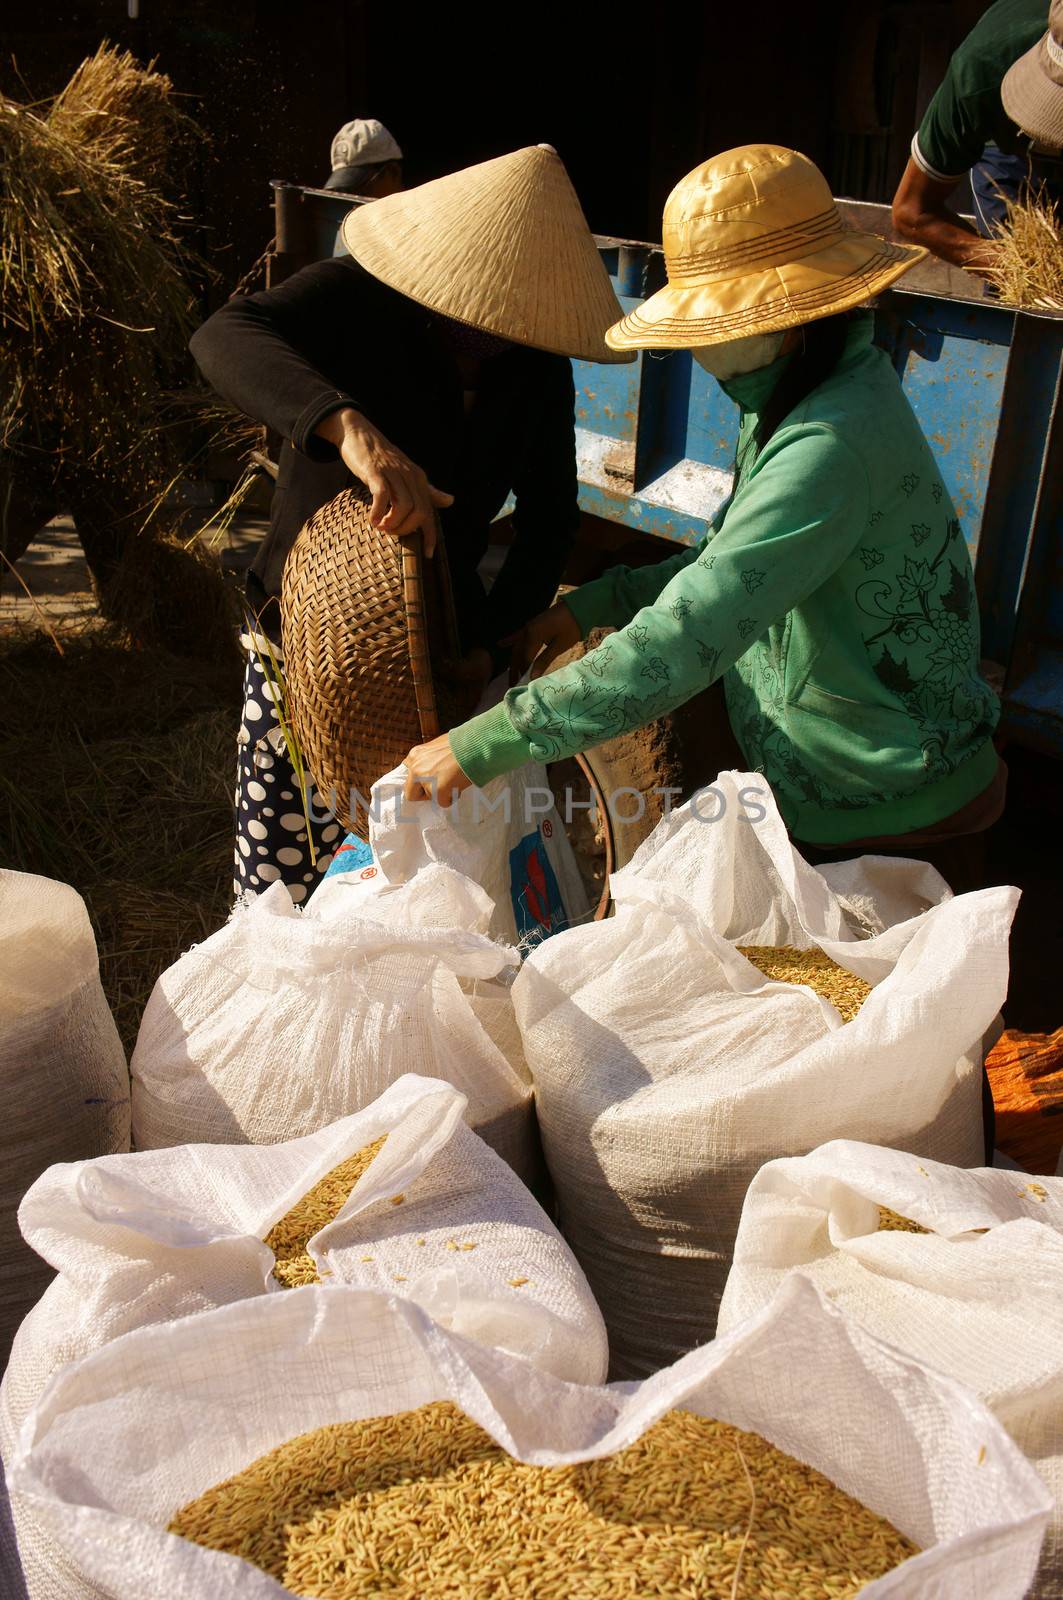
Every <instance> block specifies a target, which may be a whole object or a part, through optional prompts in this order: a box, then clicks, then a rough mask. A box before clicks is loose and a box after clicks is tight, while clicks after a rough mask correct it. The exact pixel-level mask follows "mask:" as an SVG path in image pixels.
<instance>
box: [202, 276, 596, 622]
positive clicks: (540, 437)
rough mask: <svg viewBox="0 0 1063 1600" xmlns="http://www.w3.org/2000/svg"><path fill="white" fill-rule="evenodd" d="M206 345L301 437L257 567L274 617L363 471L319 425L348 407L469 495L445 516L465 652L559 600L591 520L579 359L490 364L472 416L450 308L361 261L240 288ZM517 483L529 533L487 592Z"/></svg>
mask: <svg viewBox="0 0 1063 1600" xmlns="http://www.w3.org/2000/svg"><path fill="white" fill-rule="evenodd" d="M191 350H192V354H193V356H194V357H195V359H196V362H197V363H198V365H199V367H200V370H201V371H202V372H203V374H204V376H205V377H206V378H207V380H208V381H209V382H210V383H211V384H212V385H213V387H214V388H215V389H216V390H217V391H218V392H219V394H221V395H222V396H224V398H225V399H226V400H228V401H229V402H230V403H231V404H233V405H235V406H236V407H238V408H239V410H241V411H243V412H246V414H247V415H248V416H251V417H254V418H255V419H256V420H258V421H260V422H265V423H267V424H268V425H269V427H271V428H272V429H273V430H274V431H275V432H276V433H278V434H280V436H281V437H282V438H283V440H284V441H285V442H284V445H283V447H282V450H281V457H280V464H279V471H278V476H277V485H276V488H275V490H274V495H273V507H272V512H271V517H270V531H269V534H268V536H267V538H266V539H265V540H264V542H263V545H262V548H261V550H260V551H259V553H258V555H257V557H256V560H255V562H254V563H253V565H252V568H251V577H250V579H249V590H250V592H251V595H252V598H253V599H254V600H257V601H258V602H259V603H260V604H261V602H263V601H265V602H266V603H267V616H268V615H269V613H270V612H272V611H273V607H272V605H270V604H269V602H270V601H271V600H272V598H273V597H275V596H277V595H279V593H280V585H281V573H282V571H283V568H284V561H285V558H286V557H287V554H288V551H289V550H290V549H291V547H292V544H293V543H294V541H295V538H296V535H297V534H298V532H299V530H300V529H301V528H302V526H303V524H304V522H305V521H306V519H307V518H308V517H309V516H311V515H312V514H313V512H315V511H316V510H317V509H318V508H319V507H320V506H322V505H324V504H325V503H326V501H328V500H331V499H332V498H333V496H334V495H336V494H338V493H339V492H340V490H341V489H343V488H345V487H347V486H348V485H349V484H350V483H351V482H352V481H353V480H352V478H351V475H350V473H349V472H348V471H347V468H346V467H345V466H344V464H343V462H342V461H341V460H340V457H339V454H338V452H337V451H336V449H335V448H334V447H333V446H332V445H330V444H328V443H326V441H325V440H324V439H321V438H319V437H318V436H317V435H316V434H315V431H314V430H315V429H316V428H317V426H318V424H319V423H320V422H321V421H322V420H323V419H324V418H325V417H326V416H328V415H329V413H330V412H333V411H336V410H339V409H340V408H341V407H344V406H353V407H355V408H356V409H357V410H358V411H360V412H362V413H363V415H365V416H366V417H368V418H369V420H370V421H371V422H372V423H373V424H374V425H375V426H376V427H377V428H379V429H380V431H381V433H383V434H384V435H385V436H386V437H387V438H388V439H390V440H391V442H392V443H393V444H395V445H397V446H398V447H399V449H400V450H403V451H405V453H406V454H407V455H408V456H409V457H410V458H411V460H413V461H416V462H417V464H418V465H419V466H420V467H422V468H423V469H424V471H425V472H426V473H427V474H428V477H429V480H430V481H431V482H432V483H433V484H435V486H436V487H437V488H439V489H445V490H447V491H448V492H449V493H450V494H452V495H453V496H454V504H453V506H449V507H447V508H446V509H445V510H443V511H442V512H441V513H440V520H441V524H442V528H443V536H444V539H445V541H446V547H447V556H448V560H449V563H450V568H451V573H452V576H453V580H454V591H455V602H456V605H457V610H458V621H459V625H460V628H461V634H462V643H463V645H464V647H465V649H467V650H468V649H472V648H473V647H474V646H477V645H482V646H486V647H488V648H491V647H493V646H494V645H496V644H497V642H498V641H499V640H500V639H503V638H505V637H506V635H507V634H509V633H512V632H514V631H515V630H516V629H517V628H519V627H520V626H521V625H522V624H523V623H524V622H526V621H527V620H528V618H529V617H531V616H533V615H534V614H535V613H536V612H537V611H541V610H542V609H543V608H544V607H545V606H547V605H549V604H550V601H551V600H552V599H553V595H554V591H555V589H556V588H557V584H558V582H559V581H560V578H561V575H562V572H563V569H564V565H565V560H566V556H567V553H568V550H569V548H570V547H571V544H572V540H573V537H574V534H575V531H576V528H577V526H578V522H579V510H578V505H577V498H576V496H577V485H576V456H575V431H574V410H575V397H574V390H573V381H572V369H571V366H570V364H569V362H568V361H566V360H565V359H564V357H562V356H555V355H549V354H547V353H546V352H545V351H541V350H531V349H527V348H525V347H523V346H514V347H512V348H511V349H509V350H507V351H505V352H504V353H503V354H501V355H498V356H494V357H493V358H492V359H491V360H489V361H485V362H484V363H483V364H482V366H481V368H480V377H479V386H478V388H477V391H476V397H475V401H474V404H473V407H472V410H471V411H470V412H469V413H468V414H467V415H466V413H465V411H464V407H463V399H462V388H461V380H460V377H459V375H458V369H457V366H456V363H455V361H454V358H453V356H452V355H451V353H450V351H449V350H448V348H447V345H446V343H445V342H444V340H443V338H442V336H441V334H440V331H439V326H438V319H437V318H435V317H434V316H433V315H432V313H431V312H429V311H426V310H425V309H424V307H422V306H419V305H417V304H416V303H415V302H414V301H412V300H409V299H407V298H406V297H405V296H404V295H400V294H398V293H397V292H396V291H395V290H394V289H389V288H388V287H387V286H386V285H385V284H382V283H380V282H379V280H377V279H376V278H373V277H371V276H370V274H369V273H367V272H365V271H364V270H363V269H362V268H361V267H359V266H358V265H357V264H356V263H355V262H353V261H351V260H350V259H349V258H340V259H336V260H332V261H322V262H318V263H317V264H316V265H314V266H310V267H305V268H304V269H303V270H302V271H301V272H297V273H296V274H295V275H294V277H292V278H289V279H288V280H287V282H285V283H282V284H281V285H279V287H278V288H276V289H270V290H267V291H266V292H265V293H263V294H255V295H249V296H247V297H245V298H238V299H233V300H230V301H229V302H228V303H227V304H226V305H224V306H223V307H222V308H221V310H220V311H216V312H215V313H214V315H213V316H212V317H210V318H209V319H208V321H206V322H205V323H204V324H203V326H202V327H201V328H200V329H199V330H198V332H197V333H196V334H195V335H194V336H193V338H192V343H191ZM511 492H512V494H513V495H514V500H515V507H514V516H513V523H514V533H515V538H514V542H513V544H512V545H511V546H510V548H509V552H508V554H507V557H506V560H505V564H504V566H503V567H502V570H501V572H500V573H499V576H498V578H497V579H496V581H495V583H494V586H493V588H492V590H491V593H490V595H487V594H485V591H484V588H483V585H482V583H481V582H480V579H479V578H478V576H477V573H476V569H477V567H478V565H479V563H480V561H481V560H482V558H483V555H484V552H485V551H486V549H487V545H488V540H489V530H490V524H491V521H492V520H493V518H494V517H495V516H496V515H497V514H498V512H499V511H500V509H501V508H502V506H503V504H504V503H505V500H506V497H507V495H509V494H510V493H511Z"/></svg>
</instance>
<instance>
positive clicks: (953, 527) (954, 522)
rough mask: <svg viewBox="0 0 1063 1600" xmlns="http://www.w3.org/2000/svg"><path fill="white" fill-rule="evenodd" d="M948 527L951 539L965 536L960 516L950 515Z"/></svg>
mask: <svg viewBox="0 0 1063 1600" xmlns="http://www.w3.org/2000/svg"><path fill="white" fill-rule="evenodd" d="M947 527H948V533H949V538H950V539H960V538H962V537H963V529H962V528H961V527H960V523H959V518H958V517H950V518H949V520H948V524H947Z"/></svg>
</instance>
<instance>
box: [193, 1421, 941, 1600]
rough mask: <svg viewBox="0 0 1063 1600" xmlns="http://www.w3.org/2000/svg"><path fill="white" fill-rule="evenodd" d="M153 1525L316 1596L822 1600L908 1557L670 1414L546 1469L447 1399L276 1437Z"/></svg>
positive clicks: (767, 1461) (755, 1446) (791, 1474)
mask: <svg viewBox="0 0 1063 1600" xmlns="http://www.w3.org/2000/svg"><path fill="white" fill-rule="evenodd" d="M170 1531H171V1532H173V1533H178V1534H181V1535H182V1536H183V1537H184V1538H186V1539H191V1540H193V1541H194V1542H196V1543H198V1544H201V1545H206V1546H207V1547H209V1548H211V1549H215V1550H224V1551H226V1552H228V1553H229V1554H232V1555H239V1556H242V1557H243V1558H244V1560H246V1561H250V1562H253V1563H254V1564H255V1565H256V1566H258V1567H260V1568H262V1569H263V1570H264V1571H265V1572H268V1573H270V1574H271V1575H272V1576H273V1577H274V1578H276V1579H277V1580H278V1581H279V1582H280V1583H283V1584H284V1586H285V1587H286V1588H287V1589H289V1590H290V1591H291V1592H292V1593H293V1594H296V1595H304V1596H312V1597H319V1600H362V1597H369V1596H378V1595H380V1594H383V1593H386V1594H388V1595H390V1596H393V1597H394V1600H415V1597H416V1600H442V1597H443V1596H446V1597H447V1600H487V1597H489V1596H499V1595H505V1596H508V1597H510V1600H526V1597H527V1600H530V1597H534V1600H590V1597H592V1596H594V1597H596V1600H602V1597H609V1600H611V1597H612V1596H620V1595H631V1596H644V1595H655V1596H658V1597H676V1600H679V1597H683V1600H688V1597H689V1600H752V1597H757V1600H769V1597H770V1600H807V1597H809V1596H817V1597H820V1600H823V1597H826V1600H842V1597H844V1596H850V1595H855V1594H858V1593H859V1592H860V1590H861V1589H862V1588H863V1587H864V1585H865V1584H867V1583H869V1582H870V1581H871V1580H872V1579H874V1578H876V1577H879V1576H880V1575H882V1574H883V1573H885V1572H888V1571H889V1570H890V1569H891V1568H892V1567H895V1566H897V1565H898V1564H899V1563H900V1562H901V1561H904V1560H906V1559H907V1558H908V1557H909V1556H912V1555H914V1554H915V1553H916V1552H915V1548H914V1546H913V1545H911V1544H910V1543H909V1542H908V1541H907V1540H906V1539H904V1538H903V1537H902V1536H901V1535H900V1534H899V1533H897V1532H896V1530H895V1529H893V1528H892V1527H890V1525H889V1524H888V1523H887V1522H885V1521H884V1520H883V1519H882V1518H880V1517H878V1516H875V1515H874V1514H873V1513H872V1512H870V1511H868V1510H866V1509H865V1508H864V1507H863V1506H861V1505H859V1504H858V1503H857V1502H856V1501H855V1500H852V1499H851V1498H850V1497H849V1496H847V1495H845V1494H843V1493H842V1492H841V1490H840V1489H837V1488H836V1487H835V1486H834V1485H833V1484H831V1483H830V1482H829V1481H828V1480H827V1479H826V1478H824V1477H822V1476H821V1475H820V1474H819V1473H817V1472H814V1471H813V1470H812V1469H811V1468H810V1467H807V1466H804V1465H803V1464H802V1463H800V1462H798V1461H795V1460H793V1458H792V1457H790V1456H786V1455H784V1454H783V1453H782V1452H781V1451H779V1450H776V1449H775V1448H774V1446H772V1445H770V1444H768V1443H767V1442H766V1441H765V1440H764V1439H761V1438H760V1437H759V1436H758V1435H756V1434H751V1433H742V1432H740V1431H739V1430H738V1429H737V1428H733V1427H731V1426H729V1425H728V1424H726V1423H722V1422H713V1421H709V1420H707V1419H706V1418H703V1417H699V1416H695V1415H694V1414H693V1413H692V1412H689V1411H672V1412H669V1413H668V1414H667V1415H666V1416H665V1417H663V1418H662V1419H661V1420H660V1421H659V1422H658V1423H656V1424H655V1426H653V1427H652V1428H650V1429H649V1430H648V1431H647V1432H646V1433H645V1434H644V1435H643V1436H642V1438H641V1439H639V1440H638V1441H637V1442H636V1443H635V1444H633V1445H630V1446H629V1447H628V1448H627V1449H626V1450H623V1451H620V1452H619V1453H618V1454H616V1455H613V1456H610V1457H607V1458H606V1459H604V1460H600V1461H589V1462H585V1463H583V1464H581V1465H579V1466H573V1467H553V1468H550V1467H533V1466H525V1465H523V1464H521V1463H519V1462H516V1461H514V1460H513V1459H512V1458H511V1457H509V1456H507V1455H506V1454H505V1452H504V1451H503V1450H502V1449H501V1448H500V1447H499V1446H498V1445H496V1444H495V1443H494V1441H493V1440H492V1439H491V1438H490V1437H489V1436H488V1435H487V1434H486V1433H484V1432H483V1430H482V1429H480V1428H479V1427H478V1426H477V1425H476V1424H475V1423H473V1422H471V1421H470V1420H469V1419H468V1418H467V1417H465V1416H464V1415H463V1414H462V1412H460V1411H459V1410H458V1409H457V1408H456V1407H455V1406H453V1405H452V1404H450V1403H449V1402H438V1403H436V1404H434V1405H428V1406H424V1407H422V1408H421V1409H420V1410H417V1411H410V1412H406V1413H404V1414H402V1415H399V1416H392V1417H375V1418H372V1419H371V1420H369V1421H364V1422H347V1423H336V1424H333V1425H332V1426H329V1427H325V1428H318V1429H316V1430H315V1431H314V1432H312V1433H307V1434H303V1435H301V1436H300V1437H299V1438H296V1439H293V1440H290V1441H289V1442H288V1443H287V1444H284V1445H281V1446H280V1447H279V1448H278V1449H276V1450H273V1451H271V1452H270V1453H269V1454H268V1455H264V1456H261V1457H260V1458H259V1459H258V1460H257V1461H255V1462H252V1463H251V1465H250V1466H248V1467H247V1468H245V1470H244V1471H243V1472H241V1473H238V1474H237V1475H236V1476H235V1477H233V1478H230V1479H229V1480H228V1481H227V1482H225V1483H222V1484H219V1485H217V1486H216V1487H214V1488H211V1489H208V1490H207V1491H206V1492H205V1493H204V1494H202V1495H200V1496H199V1498H198V1499H197V1500H195V1501H193V1502H192V1503H191V1504H190V1505H188V1506H185V1507H184V1508H183V1509H182V1510H181V1511H179V1512H178V1513H177V1515H176V1516H175V1517H174V1519H173V1521H172V1523H171V1524H170Z"/></svg>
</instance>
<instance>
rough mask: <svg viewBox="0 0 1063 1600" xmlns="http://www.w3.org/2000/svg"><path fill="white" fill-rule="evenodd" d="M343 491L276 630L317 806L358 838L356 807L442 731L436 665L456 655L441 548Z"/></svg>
mask: <svg viewBox="0 0 1063 1600" xmlns="http://www.w3.org/2000/svg"><path fill="white" fill-rule="evenodd" d="M369 506H370V500H369V496H368V495H367V494H366V493H365V491H364V490H363V489H360V488H353V489H345V490H344V491H343V492H342V494H338V495H337V496H336V498H335V499H334V500H330V501H329V503H328V504H327V505H325V506H322V507H321V509H320V510H319V511H316V512H315V513H314V515H313V516H312V517H311V518H310V520H309V522H307V524H306V526H305V527H304V528H303V530H302V532H301V533H300V534H299V537H298V538H297V539H296V541H295V544H294V545H293V546H292V549H291V552H290V554H289V556H288V560H287V562H286V563H285V568H284V581H283V585H282V591H281V626H282V639H283V645H284V671H285V677H286V679H287V699H288V711H289V716H290V718H291V722H292V727H293V730H294V733H295V737H296V739H297V741H298V743H299V748H300V750H301V752H302V756H303V760H304V762H305V765H306V767H307V770H308V771H309V772H310V773H311V774H312V775H313V778H314V782H315V784H316V786H317V789H318V792H319V794H320V795H321V797H322V800H323V801H324V802H326V803H328V804H329V805H331V806H332V807H333V808H334V810H335V812H336V815H337V817H338V818H340V820H341V821H343V822H345V823H346V824H347V826H348V827H349V828H352V829H353V830H354V832H355V833H357V834H358V835H359V836H360V837H361V838H363V839H364V838H366V837H367V836H368V827H369V821H368V817H367V815H366V812H365V807H364V805H362V804H361V803H360V798H359V797H361V799H364V800H365V801H368V798H369V791H370V789H371V788H372V786H373V784H374V783H375V782H376V780H377V779H378V778H380V777H382V776H383V774H384V773H385V772H390V771H391V769H392V768H393V767H396V766H398V764H399V762H400V761H402V760H403V758H404V757H405V756H406V754H407V752H408V751H409V750H410V748H411V747H412V746H413V745H415V744H420V743H421V742H423V741H424V740H427V739H432V738H435V736H436V735H437V734H438V733H440V732H442V731H443V729H444V727H445V725H446V722H447V710H448V707H447V706H446V703H445V702H444V704H443V705H442V706H441V704H440V701H439V698H438V695H437V692H436V685H435V681H434V679H433V675H432V662H433V661H435V662H436V663H439V662H440V661H442V660H447V659H452V660H456V659H457V657H458V655H459V654H460V651H459V646H458V631H457V623H456V621H455V617H454V603H453V597H452V594H451V588H450V574H449V571H448V568H447V562H446V553H445V551H444V549H443V543H442V539H440V540H439V541H438V542H437V545H436V552H435V555H434V556H433V558H432V560H431V561H426V560H425V559H424V556H423V541H422V539H421V535H420V534H417V535H416V536H415V537H414V538H412V539H409V540H407V539H403V540H401V541H400V540H398V539H396V538H395V537H394V535H393V534H388V533H383V532H381V530H380V529H379V528H374V527H373V525H372V523H371V522H370V521H369Z"/></svg>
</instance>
